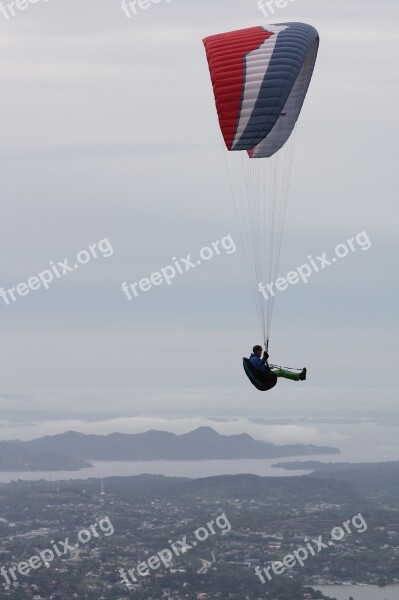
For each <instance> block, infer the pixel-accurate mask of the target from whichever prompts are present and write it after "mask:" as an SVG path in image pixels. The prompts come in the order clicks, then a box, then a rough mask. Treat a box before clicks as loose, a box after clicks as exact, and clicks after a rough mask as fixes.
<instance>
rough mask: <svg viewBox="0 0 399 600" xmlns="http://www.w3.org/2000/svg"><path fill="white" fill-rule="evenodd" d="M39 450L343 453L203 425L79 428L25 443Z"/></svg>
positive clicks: (124, 455) (148, 456)
mask: <svg viewBox="0 0 399 600" xmlns="http://www.w3.org/2000/svg"><path fill="white" fill-rule="evenodd" d="M25 444H26V446H27V448H29V449H30V450H32V451H35V452H59V453H61V454H64V455H66V456H70V457H75V458H79V459H92V460H104V461H113V460H115V461H116V460H130V461H139V460H211V459H219V460H234V459H262V458H263V459H264V458H282V457H289V456H312V455H313V456H314V455H326V454H340V450H338V449H337V448H331V447H327V446H321V447H318V446H312V445H303V444H292V445H284V446H277V445H275V444H271V443H267V442H262V441H258V440H255V439H253V438H252V437H251V436H249V435H248V434H246V433H243V434H240V435H229V436H227V435H221V434H219V433H217V432H216V431H215V430H213V429H212V428H211V427H199V428H197V429H195V430H194V431H191V432H189V433H185V434H181V435H176V434H174V433H170V432H167V431H155V430H150V431H147V432H146V433H136V434H125V433H112V434H110V435H93V434H90V435H87V434H84V433H78V432H75V431H68V432H66V433H62V434H58V435H53V436H45V437H42V438H38V439H36V440H32V441H30V442H25Z"/></svg>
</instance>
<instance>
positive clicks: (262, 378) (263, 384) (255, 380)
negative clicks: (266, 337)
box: [242, 342, 297, 392]
mask: <svg viewBox="0 0 399 600" xmlns="http://www.w3.org/2000/svg"><path fill="white" fill-rule="evenodd" d="M265 348H266V352H267V358H269V354H268V350H269V343H268V342H266V344H265ZM242 360H243V367H244V371H245V374H246V376H247V377H248V379H249V380H250V382H251V383H252V385H254V386H255V387H256V389H258V390H259V391H260V392H268V391H269V390H271V389H273V388H274V387H275V386H276V384H277V380H278V377H277V375H275V374H274V373H273V371H272V369H282V367H279V366H277V365H269V363H268V362H267V361H266V362H265V367H266V369H265V370H264V371H261V370H260V369H257V368H256V367H255V366H254V365H253V364H252V363H251V361H250V359H249V358H245V357H244V358H243V359H242ZM284 369H287V370H290V371H296V370H297V369H292V368H291V367H284Z"/></svg>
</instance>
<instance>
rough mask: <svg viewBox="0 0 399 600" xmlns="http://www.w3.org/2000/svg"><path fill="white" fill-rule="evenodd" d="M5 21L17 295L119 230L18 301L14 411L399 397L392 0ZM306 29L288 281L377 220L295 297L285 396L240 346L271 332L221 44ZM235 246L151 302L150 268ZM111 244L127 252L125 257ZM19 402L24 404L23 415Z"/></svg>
mask: <svg viewBox="0 0 399 600" xmlns="http://www.w3.org/2000/svg"><path fill="white" fill-rule="evenodd" d="M7 17H8V18H6V15H4V14H0V50H1V52H0V86H1V111H2V118H1V136H0V159H1V199H2V202H1V219H0V252H1V254H0V255H1V259H0V265H1V270H0V287H1V286H4V287H5V288H6V289H8V288H11V287H13V286H16V285H17V284H19V283H21V282H27V280H28V279H29V278H31V277H33V276H35V275H37V273H39V272H40V271H43V270H44V269H46V268H49V262H50V261H54V263H57V262H58V261H63V260H64V259H65V258H67V257H68V259H70V261H71V263H72V264H73V263H74V262H75V261H74V258H75V257H76V255H77V253H78V252H79V251H81V250H85V249H88V248H89V246H90V245H92V244H94V243H98V242H99V241H100V240H104V239H107V240H108V241H109V244H110V245H111V246H112V250H113V252H112V255H110V256H108V257H107V258H106V257H104V256H99V258H98V259H96V260H94V259H92V260H91V261H90V262H89V263H88V264H86V265H84V266H81V267H80V268H79V269H78V270H76V271H74V272H70V273H69V272H68V274H67V275H66V276H65V277H62V278H60V279H56V280H55V281H54V283H53V284H52V285H51V286H50V288H49V289H48V290H45V289H41V290H37V291H31V292H30V294H29V295H27V296H25V297H18V300H17V301H16V302H12V303H10V305H7V304H6V303H5V302H4V300H2V299H1V298H0V320H1V336H0V365H1V366H0V372H1V383H0V386H1V387H0V390H1V392H2V394H3V395H2V406H3V414H4V415H5V414H9V412H10V411H14V410H15V411H17V412H21V414H22V413H23V412H25V411H29V412H30V411H33V412H34V411H35V410H38V411H39V410H41V411H42V410H44V411H45V410H47V409H51V410H55V411H61V412H63V413H66V414H67V413H69V412H71V413H73V414H78V413H79V412H80V411H82V412H85V413H87V412H90V411H93V412H94V411H97V412H98V413H101V412H104V413H107V412H109V411H114V412H115V415H116V416H117V415H119V414H120V415H126V414H129V413H130V412H131V413H132V414H133V413H134V414H136V413H140V414H146V410H147V409H148V412H149V413H150V412H151V414H156V413H157V411H158V412H159V413H162V414H163V415H165V414H169V416H170V417H172V416H176V414H179V411H185V410H187V412H189V413H191V414H193V415H195V414H198V415H199V416H200V415H205V414H209V413H210V411H212V410H216V409H217V410H218V411H219V413H220V414H223V412H224V411H225V410H234V409H236V410H237V411H241V414H242V408H243V407H248V411H250V412H251V413H256V411H257V410H258V409H259V411H264V410H265V406H270V408H271V409H273V410H277V409H279V408H280V407H282V408H283V409H289V408H290V407H296V408H298V410H300V409H301V408H303V409H305V408H309V407H315V408H316V409H324V408H329V409H331V408H334V407H337V409H344V408H345V407H347V406H350V407H351V408H358V409H363V407H373V406H378V407H381V411H382V412H383V411H384V410H385V408H387V407H392V406H394V405H395V398H396V394H395V392H396V389H397V376H396V372H397V354H398V353H397V327H396V325H397V291H398V285H397V270H398V265H397V260H398V246H397V239H398V233H397V228H398V213H399V210H398V205H397V189H396V186H395V184H396V182H397V143H396V140H397V136H398V128H397V125H398V117H397V106H398V93H397V91H398V79H397V59H398V46H397V22H398V20H397V18H398V4H397V2H396V1H394V0H382V1H381V2H378V3H376V2H371V1H370V0H359V1H349V0H339V1H337V0H335V1H331V0H323V1H322V2H321V1H317V2H316V1H311V0H290V1H289V2H288V4H287V7H286V8H280V9H278V8H276V9H275V15H273V16H272V18H271V19H270V20H266V19H265V18H264V16H263V15H262V13H261V12H260V11H259V9H258V7H257V2H256V0H201V2H193V1H192V0H189V1H188V0H184V1H183V0H171V2H167V0H161V2H159V3H158V4H155V3H154V4H152V5H151V6H150V7H149V8H148V9H147V10H140V9H138V14H137V15H132V16H131V17H130V18H127V16H126V15H125V14H124V13H123V11H122V10H121V8H120V3H119V1H118V0H95V1H94V0H92V1H90V0H64V1H61V0H49V1H48V2H45V1H44V0H38V2H37V3H36V4H30V5H28V7H27V9H26V10H25V11H20V10H19V11H18V10H17V9H16V12H15V15H14V16H12V15H11V16H10V14H9V13H7ZM290 21H303V22H307V23H310V24H312V25H314V26H315V27H316V28H317V29H318V30H319V32H320V36H321V47H320V54H319V58H318V61H317V65H316V71H315V74H314V78H313V81H312V84H311V87H310V90H309V94H308V97H307V100H306V103H305V106H304V109H303V112H302V114H301V121H300V127H299V130H298V137H297V144H296V157H295V163H294V170H293V180H292V188H291V195H290V204H289V210H288V218H287V229H286V236H285V244H284V248H283V254H282V261H281V268H280V273H281V274H283V275H284V274H286V273H287V272H288V271H290V270H292V269H293V268H295V267H297V266H298V265H299V264H301V263H302V262H304V261H306V259H307V256H308V255H309V254H312V255H314V256H315V255H318V254H321V253H323V252H328V253H331V252H332V250H333V249H334V247H335V246H336V245H337V244H339V243H341V242H345V240H347V239H348V237H351V236H354V235H356V234H357V233H359V232H362V231H366V232H367V235H368V236H369V239H370V240H371V244H372V245H371V248H370V249H369V250H367V251H361V250H359V251H357V252H355V253H351V255H350V256H348V257H347V258H345V259H343V260H342V261H338V262H337V263H336V264H335V265H333V266H332V267H331V268H329V269H326V270H324V271H323V272H321V273H319V274H315V275H314V276H313V277H312V278H311V280H310V281H309V283H308V284H307V285H304V284H300V285H297V286H295V287H293V286H292V287H290V289H288V290H287V291H286V292H284V293H282V294H280V295H279V297H278V301H277V302H276V311H275V320H274V323H273V340H272V341H273V348H272V349H273V355H272V359H273V361H274V362H282V363H283V364H288V365H292V366H298V367H302V366H305V365H306V366H307V367H308V368H309V380H308V382H306V384H302V383H300V384H295V383H292V382H281V383H280V385H279V388H278V389H276V390H274V391H273V392H270V393H269V394H268V395H267V396H266V395H265V394H263V395H262V394H260V393H258V392H257V391H256V390H255V389H253V388H252V387H251V386H250V384H249V382H248V381H247V380H246V379H245V376H244V374H243V372H242V367H241V358H242V356H243V355H245V354H247V353H248V352H249V351H250V348H251V347H252V346H253V344H254V343H259V342H261V341H262V340H261V337H260V331H259V328H258V323H257V320H256V315H255V312H254V310H253V304H252V298H251V295H250V293H249V283H248V278H247V272H246V269H245V261H244V255H243V248H242V246H241V244H240V234H239V229H238V226H237V223H236V220H235V214H234V209H233V204H232V200H231V196H230V191H229V187H228V180H227V177H226V171H225V165H224V162H223V156H222V153H221V146H220V133H219V129H218V123H217V119H216V116H215V107H214V102H213V95H212V90H211V85H210V80H209V72H208V67H207V63H206V59H205V54H204V49H203V45H202V38H203V37H205V36H207V35H212V34H215V33H219V32H223V31H229V30H232V29H238V28H243V27H248V26H254V25H266V24H267V23H268V22H269V23H282V22H290ZM227 235H230V236H232V238H233V240H234V242H235V244H236V246H237V251H236V252H235V253H231V254H227V253H222V254H221V255H220V256H218V257H215V258H214V259H213V260H211V261H209V262H207V263H206V264H203V265H202V266H201V267H200V268H198V269H196V270H192V271H191V272H188V273H185V274H184V275H182V276H181V277H179V278H176V280H175V281H174V282H173V284H172V285H171V286H165V285H163V286H160V287H157V288H155V289H153V290H151V291H149V292H147V293H142V294H141V295H140V297H138V298H135V299H133V300H132V301H131V302H129V301H128V300H127V298H126V297H125V296H124V295H123V294H122V292H121V284H122V282H123V281H127V282H129V283H131V282H135V281H138V280H140V279H141V278H143V277H146V276H148V275H150V274H151V273H153V272H155V271H159V270H160V269H161V268H162V267H164V266H165V265H167V264H170V262H171V259H172V257H175V256H176V257H185V256H186V255H187V254H193V255H197V254H198V252H199V250H200V249H201V248H202V247H204V246H207V245H209V244H210V243H211V242H212V241H215V240H220V239H222V238H223V237H224V236H227ZM109 254H110V253H109ZM4 411H5V412H4Z"/></svg>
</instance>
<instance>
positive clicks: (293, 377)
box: [272, 368, 306, 381]
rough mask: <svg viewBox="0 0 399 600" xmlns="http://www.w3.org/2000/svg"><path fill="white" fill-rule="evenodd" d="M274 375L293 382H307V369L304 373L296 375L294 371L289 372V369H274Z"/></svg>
mask: <svg viewBox="0 0 399 600" xmlns="http://www.w3.org/2000/svg"><path fill="white" fill-rule="evenodd" d="M272 373H273V375H276V377H283V378H284V379H291V380H292V381H305V379H306V369H303V371H302V373H294V372H293V371H287V369H281V368H275V369H272Z"/></svg>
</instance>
